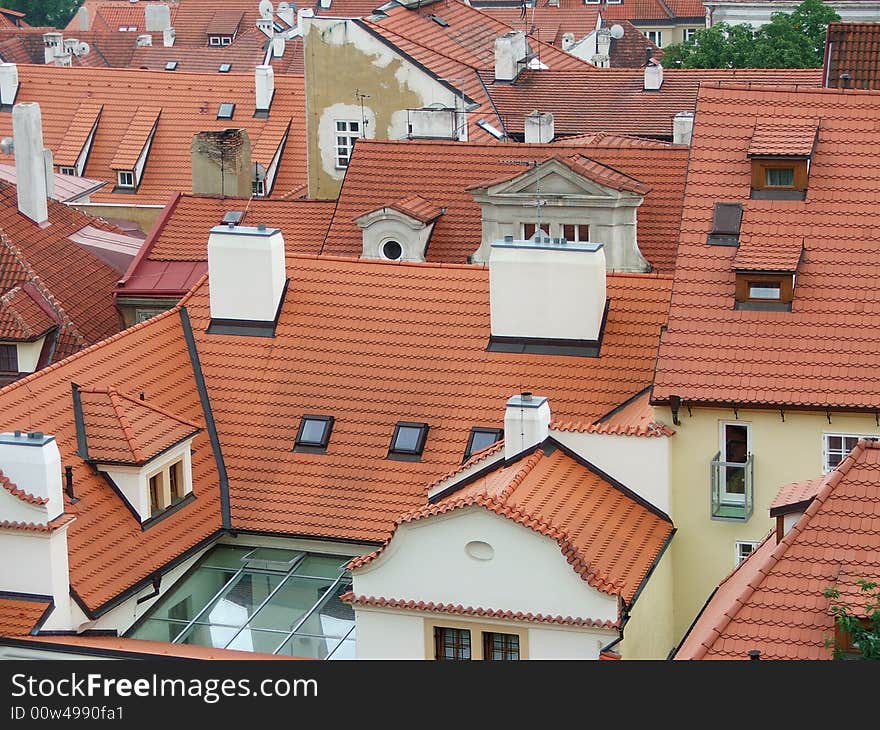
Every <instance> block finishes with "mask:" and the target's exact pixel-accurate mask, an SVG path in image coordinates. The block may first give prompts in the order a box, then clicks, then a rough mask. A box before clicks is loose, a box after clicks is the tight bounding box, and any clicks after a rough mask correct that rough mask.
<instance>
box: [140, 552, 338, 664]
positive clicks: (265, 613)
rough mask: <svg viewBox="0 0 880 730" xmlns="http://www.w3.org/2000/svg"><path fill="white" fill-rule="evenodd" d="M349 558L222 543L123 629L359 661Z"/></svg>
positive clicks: (150, 635)
mask: <svg viewBox="0 0 880 730" xmlns="http://www.w3.org/2000/svg"><path fill="white" fill-rule="evenodd" d="M350 559H351V558H349V557H345V556H340V555H321V554H317V553H308V552H303V551H298V550H283V549H278V548H265V547H262V548H242V547H233V546H230V545H220V546H218V547H215V548H213V549H212V550H210V551H208V553H206V554H205V555H204V556H203V557H202V558H201V559H200V560H199V562H198V563H196V565H195V566H193V568H192V569H190V570H189V571H188V572H187V574H186V575H185V576H184V577H183V578H182V579H181V580H179V581H178V582H177V583H176V584H175V585H174V586H173V587H172V588H171V589H170V590H169V591H168V593H167V594H166V595H165V596H164V597H163V598H162V599H160V600H159V601H158V602H157V603H156V605H155V606H153V608H152V609H150V611H149V612H148V613H147V614H145V615H144V616H143V617H142V618H141V619H140V620H139V621H138V622H137V623H136V624H135V625H134V627H133V628H132V629H131V630H130V631H129V632H128V634H126V635H127V636H129V637H131V638H134V639H151V640H153V641H165V642H172V643H175V644H196V645H199V646H210V647H214V648H225V649H238V650H240V651H253V652H260V653H264V654H281V655H287V656H295V657H306V658H312V659H353V658H354V643H355V642H354V638H355V633H354V611H353V610H352V608H351V606H349V605H348V604H345V603H342V602H341V601H340V600H339V596H340V595H342V594H343V593H345V592H346V591H349V590H351V576H350V575H349V574H348V573H347V572H346V571H345V564H346V563H347V562H348V561H349V560H350Z"/></svg>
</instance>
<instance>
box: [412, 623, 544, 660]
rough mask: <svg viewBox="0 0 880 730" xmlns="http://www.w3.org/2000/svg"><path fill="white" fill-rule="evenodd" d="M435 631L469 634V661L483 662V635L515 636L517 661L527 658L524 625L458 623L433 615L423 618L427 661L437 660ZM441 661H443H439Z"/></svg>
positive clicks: (526, 628) (526, 635)
mask: <svg viewBox="0 0 880 730" xmlns="http://www.w3.org/2000/svg"><path fill="white" fill-rule="evenodd" d="M437 629H459V630H466V631H469V632H470V637H471V656H470V658H471V660H472V661H483V660H484V659H485V651H484V649H485V646H486V638H485V634H510V635H512V636H516V637H517V639H518V640H519V659H520V660H525V659H528V658H529V629H528V626H525V625H516V624H510V623H506V622H504V623H501V622H499V623H483V622H479V621H460V620H456V619H452V618H450V619H446V618H441V617H440V616H437V615H434V616H430V617H427V616H426V617H425V621H424V636H425V657H427V658H428V659H435V660H436V659H437V651H438V647H439V645H438V638H437ZM440 661H443V660H440Z"/></svg>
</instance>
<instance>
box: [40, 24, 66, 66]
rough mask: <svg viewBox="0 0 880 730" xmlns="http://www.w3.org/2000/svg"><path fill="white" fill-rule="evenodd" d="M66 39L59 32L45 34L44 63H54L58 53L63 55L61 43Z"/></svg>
mask: <svg viewBox="0 0 880 730" xmlns="http://www.w3.org/2000/svg"><path fill="white" fill-rule="evenodd" d="M63 38H64V36H63V35H61V33H59V32H57V31H51V32H49V33H43V62H44V63H47V64H49V63H54V62H55V56H56V54H58V53H61V43H62V39H63Z"/></svg>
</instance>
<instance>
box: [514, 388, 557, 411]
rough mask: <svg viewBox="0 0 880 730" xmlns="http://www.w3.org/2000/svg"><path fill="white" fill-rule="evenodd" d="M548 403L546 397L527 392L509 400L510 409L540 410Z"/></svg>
mask: <svg viewBox="0 0 880 730" xmlns="http://www.w3.org/2000/svg"><path fill="white" fill-rule="evenodd" d="M546 402H547V398H546V396H543V395H533V394H532V393H531V392H529V391H525V392H523V393H520V394H518V395H514V396H511V397H510V398H508V399H507V407H508V408H540V407H541V406H542V405H544V404H545V403H546Z"/></svg>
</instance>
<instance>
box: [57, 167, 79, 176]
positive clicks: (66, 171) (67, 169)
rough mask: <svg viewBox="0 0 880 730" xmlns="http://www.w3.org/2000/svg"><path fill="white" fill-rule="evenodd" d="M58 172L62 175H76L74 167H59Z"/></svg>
mask: <svg viewBox="0 0 880 730" xmlns="http://www.w3.org/2000/svg"><path fill="white" fill-rule="evenodd" d="M58 172H59V173H60V174H62V175H76V168H75V167H59V168H58Z"/></svg>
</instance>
